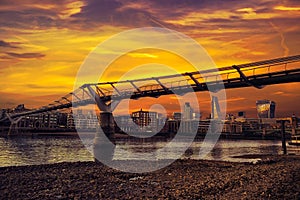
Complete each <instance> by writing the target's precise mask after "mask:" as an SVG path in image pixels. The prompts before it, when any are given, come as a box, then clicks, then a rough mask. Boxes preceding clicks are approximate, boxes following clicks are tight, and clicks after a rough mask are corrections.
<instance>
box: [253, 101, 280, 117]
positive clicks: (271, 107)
mask: <svg viewBox="0 0 300 200" xmlns="http://www.w3.org/2000/svg"><path fill="white" fill-rule="evenodd" d="M275 106H276V104H275V102H274V101H270V100H258V101H256V109H257V116H258V118H274V117H275Z"/></svg>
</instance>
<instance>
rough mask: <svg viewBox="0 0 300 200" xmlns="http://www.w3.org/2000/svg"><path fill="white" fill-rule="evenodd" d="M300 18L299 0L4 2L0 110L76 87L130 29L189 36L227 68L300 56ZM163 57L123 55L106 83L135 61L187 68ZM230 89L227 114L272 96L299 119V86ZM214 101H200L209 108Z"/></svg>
mask: <svg viewBox="0 0 300 200" xmlns="http://www.w3.org/2000/svg"><path fill="white" fill-rule="evenodd" d="M299 22H300V2H299V1H298V0H279V1H270V0H261V1H257V0H245V1H234V0H199V1H195V0H186V1H184V0H162V1H158V0H157V1H148V0H142V1H133V0H122V1H121V0H89V1H87V0H86V1H83V0H82V1H71V0H60V1H57V0H27V1H24V0H14V1H10V0H1V1H0V24H1V26H0V36H1V37H0V62H1V64H0V75H1V80H0V83H1V84H0V108H13V107H15V106H16V105H18V104H22V103H25V105H26V107H28V108H32V107H39V106H42V105H45V104H48V103H50V102H51V101H54V100H56V99H57V98H59V97H61V96H63V95H65V94H67V93H69V92H71V91H72V90H73V84H74V80H75V77H76V74H77V71H78V69H79V67H80V66H81V64H82V63H83V61H84V59H85V57H86V56H87V55H88V53H89V52H90V51H91V50H93V49H94V48H95V47H96V46H97V45H98V44H99V43H101V42H102V41H104V40H106V39H108V38H109V37H111V36H112V35H114V34H117V33H119V32H121V31H124V30H129V29H132V28H140V27H161V28H169V29H172V30H175V31H178V32H181V33H184V34H186V35H188V36H189V37H191V38H193V39H195V40H196V41H197V42H199V44H200V45H202V46H203V47H204V48H205V49H206V51H207V52H208V54H209V55H210V56H211V58H212V59H213V60H214V62H215V64H216V65H217V66H218V67H223V66H228V65H233V64H241V63H248V62H253V61H260V60H265V59H272V58H277V57H283V56H291V55H298V54H300V26H299ZM126 42H127V41H124V43H122V44H120V45H126V44H127V43H126ZM164 54H166V53H165V52H161V51H155V52H152V51H150V52H147V53H144V52H133V53H132V54H129V55H124V57H123V60H122V59H120V60H118V61H116V63H114V64H113V65H112V66H111V69H110V71H107V76H106V80H114V79H115V78H116V79H117V75H118V74H116V73H117V72H119V73H120V74H119V75H120V76H121V75H122V73H121V72H122V71H123V72H124V71H126V69H127V68H126V67H127V66H128V63H129V62H130V65H132V66H133V65H138V64H143V63H147V62H154V61H155V62H158V63H165V64H169V65H172V66H174V67H175V68H176V69H177V70H178V71H179V72H185V71H187V69H186V67H185V66H184V65H180V63H178V62H177V60H176V59H173V58H172V55H164ZM160 58H161V59H160ZM155 73H157V76H159V75H161V72H158V71H157V72H154V73H152V75H155ZM226 93H227V99H228V109H227V112H229V113H236V112H238V111H246V113H247V115H248V116H249V117H255V116H256V110H255V101H256V100H258V99H270V100H274V101H275V102H276V103H277V108H276V110H277V116H278V117H280V116H291V115H292V114H293V113H295V114H296V115H298V116H300V106H299V102H300V83H290V84H283V85H273V86H267V87H265V88H264V89H262V90H258V89H255V88H244V89H233V90H227V91H226ZM204 96H205V95H204ZM158 100H159V101H161V102H166V101H171V100H170V98H169V97H162V98H160V99H158ZM208 100H209V99H208V97H204V98H203V99H202V100H201V99H200V103H201V102H202V103H203V112H204V113H208V110H209V101H208ZM152 101H153V100H152ZM169 108H170V109H171V110H172V106H170V107H169Z"/></svg>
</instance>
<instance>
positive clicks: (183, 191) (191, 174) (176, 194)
mask: <svg viewBox="0 0 300 200" xmlns="http://www.w3.org/2000/svg"><path fill="white" fill-rule="evenodd" d="M140 164H141V165H144V166H145V167H147V166H149V164H153V163H149V162H145V161H143V162H141V163H140ZM299 172H300V157H299V156H277V157H267V156H263V157H262V161H261V162H258V163H256V164H251V163H230V162H220V161H203V160H198V161H197V160H178V161H176V162H174V163H173V164H171V165H170V166H168V167H166V168H164V169H161V170H158V171H155V172H151V173H143V174H132V173H125V172H120V171H117V170H114V169H111V168H108V167H106V166H104V165H102V164H100V163H94V162H77V163H58V164H51V165H38V166H20V167H3V168H0V198H1V199H108V198H110V199H115V198H118V199H128V198H135V199H141V198H153V199H159V198H161V199H165V198H168V199H175V198H176V199H213V198H217V199H244V198H248V199H258V198H259V199H299V198H300V193H299V192H300V173H299Z"/></svg>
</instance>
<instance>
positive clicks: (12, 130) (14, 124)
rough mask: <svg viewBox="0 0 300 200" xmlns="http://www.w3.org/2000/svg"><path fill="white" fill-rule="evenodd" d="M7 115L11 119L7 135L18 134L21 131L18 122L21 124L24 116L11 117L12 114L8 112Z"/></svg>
mask: <svg viewBox="0 0 300 200" xmlns="http://www.w3.org/2000/svg"><path fill="white" fill-rule="evenodd" d="M6 116H7V118H8V119H9V121H10V126H9V129H8V133H7V136H12V135H17V134H18V133H19V129H18V124H19V121H20V120H21V119H22V118H23V117H18V118H17V119H13V118H11V117H10V115H9V114H8V113H6Z"/></svg>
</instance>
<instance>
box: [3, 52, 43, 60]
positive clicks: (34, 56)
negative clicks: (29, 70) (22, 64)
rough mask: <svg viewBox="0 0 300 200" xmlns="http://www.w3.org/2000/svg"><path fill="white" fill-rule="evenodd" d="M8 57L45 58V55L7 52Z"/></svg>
mask: <svg viewBox="0 0 300 200" xmlns="http://www.w3.org/2000/svg"><path fill="white" fill-rule="evenodd" d="M6 54H7V55H8V56H10V57H13V58H25V59H26V58H27V59H31V58H42V57H44V56H45V54H42V53H13V52H7V53H6Z"/></svg>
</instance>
